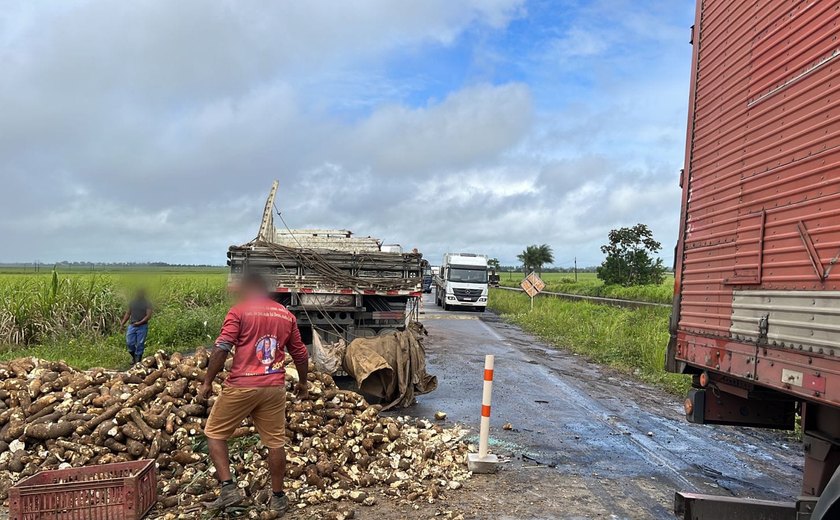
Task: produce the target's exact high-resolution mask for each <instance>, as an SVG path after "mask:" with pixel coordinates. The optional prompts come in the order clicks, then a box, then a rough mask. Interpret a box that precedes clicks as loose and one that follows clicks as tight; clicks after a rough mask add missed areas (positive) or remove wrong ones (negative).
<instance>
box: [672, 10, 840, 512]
mask: <svg viewBox="0 0 840 520" xmlns="http://www.w3.org/2000/svg"><path fill="white" fill-rule="evenodd" d="M839 23H840V8H839V7H838V4H837V2H830V1H813V0H812V1H803V0H798V1H791V0H762V1H758V2H731V1H728V0H698V2H697V11H696V20H695V25H694V27H693V30H692V44H693V46H694V51H693V66H692V76H691V90H690V99H689V115H688V128H687V138H686V157H685V169H684V171H683V175H682V178H681V186H682V190H683V195H682V211H681V234H680V237H679V242H678V245H677V249H676V256H675V297H674V304H673V314H672V320H671V341H670V343H669V345H668V351H667V368H668V369H669V370H670V371H672V372H678V373H686V374H693V376H694V380H693V381H694V385H693V386H694V388H693V390H692V391H691V393H690V395H689V397H688V399H687V400H686V403H685V407H686V416H687V418H688V420H689V421H692V422H697V423H707V424H729V425H741V426H753V427H765V428H778V429H793V428H794V425H795V421H796V414H797V412H799V413H800V414H801V417H802V432H803V443H804V446H805V467H804V480H803V485H802V493H803V495H804V496H805V497H818V496H821V499H820V500H819V502H817V501H816V500H815V499H813V498H805V499H803V500H801V501H800V502H799V505H797V504H787V505H784V507H780V508H775V509H774V508H772V507H770V506H767V505H766V504H763V505H760V504H746V505H753V506H755V508H754V509H753V510H752V511H759V510H760V509H761V508H764V509H765V511H764V512H762V513H756V515H753V516H745V515H746V513H744V512H743V511H744V510H741V509H739V511H741V513H739V514H740V515H741V516H731V518H780V519H781V518H800V519H805V518H813V519H823V518H836V517H840V511H838V507H840V506H838V505H836V504H837V501H838V496H840V491H839V490H838V489H837V488H840V473H838V467H840V268H838V269H834V264H835V263H837V262H838V259H840V96H838V90H840V82H838V76H840V60H838V59H837V58H838V57H840V47H838V42H837V39H836V37H837V26H838V24H839ZM832 478H833V480H832ZM741 503H742V504H745V503H746V502H745V501H741ZM705 508H708V509H705ZM733 508H734V506H733V505H732V504H731V503H728V504H724V505H721V504H720V503H718V502H716V501H715V500H714V499H711V498H709V497H698V496H695V495H679V496H678V500H677V510H678V512H679V513H680V514H684V515H685V518H691V519H693V520H694V519H701V518H715V519H720V518H730V516H721V515H722V512H725V511H727V510H734V509H733ZM768 508H770V509H772V510H773V511H775V512H774V513H771V512H767V511H769V510H770V509H768ZM710 511H711V512H710ZM773 515H777V516H773ZM833 515H837V516H833Z"/></svg>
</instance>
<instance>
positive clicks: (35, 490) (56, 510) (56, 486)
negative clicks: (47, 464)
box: [9, 460, 157, 520]
mask: <svg viewBox="0 0 840 520" xmlns="http://www.w3.org/2000/svg"><path fill="white" fill-rule="evenodd" d="M155 502H157V472H156V471H155V461H154V460H136V461H133V462H119V463H116V464H101V465H98V466H87V467H81V468H70V469H58V470H49V471H41V472H39V473H36V474H35V475H32V476H31V477H29V478H27V479H24V480H21V481H20V482H18V483H17V484H16V485H15V486H13V487H12V488H11V489H9V519H10V520H140V519H141V518H143V516H145V514H146V513H147V512H148V511H149V509H151V508H152V506H154V505H155Z"/></svg>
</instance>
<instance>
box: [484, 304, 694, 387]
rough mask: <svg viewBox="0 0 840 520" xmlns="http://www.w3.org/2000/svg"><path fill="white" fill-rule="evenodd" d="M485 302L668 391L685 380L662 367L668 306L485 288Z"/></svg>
mask: <svg viewBox="0 0 840 520" xmlns="http://www.w3.org/2000/svg"><path fill="white" fill-rule="evenodd" d="M489 303H490V308H491V309H493V310H494V311H496V312H497V313H499V314H500V315H501V316H502V318H503V319H505V320H507V321H510V322H513V323H515V324H517V325H519V326H520V327H522V328H523V329H524V330H526V331H528V332H530V333H532V334H535V335H536V336H538V337H540V338H541V339H543V340H546V341H548V342H549V343H551V344H553V345H556V346H558V347H561V348H565V349H568V350H570V351H572V352H576V353H579V354H583V355H585V356H587V357H589V358H590V359H592V360H593V361H596V362H598V363H604V364H607V365H610V366H613V367H617V368H619V369H622V370H626V371H629V372H633V373H634V374H636V375H638V376H639V377H641V378H642V379H643V380H645V381H649V382H652V383H655V384H658V385H660V386H663V387H664V388H666V389H667V390H669V391H671V392H674V393H684V392H685V391H686V390H687V389H688V387H689V386H690V380H689V379H688V378H687V377H686V376H680V375H677V374H668V373H666V372H665V371H664V366H665V348H666V346H667V344H668V316H669V314H670V311H669V310H668V309H622V308H617V307H611V306H607V305H598V304H592V303H586V302H570V301H564V300H561V299H557V298H537V299H536V300H535V301H534V310H533V311H530V312H529V310H528V309H529V306H530V303H529V299H528V297H527V296H526V295H524V294H521V293H514V292H510V291H502V290H499V289H493V290H491V294H490V302H489Z"/></svg>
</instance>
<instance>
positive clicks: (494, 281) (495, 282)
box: [487, 269, 502, 287]
mask: <svg viewBox="0 0 840 520" xmlns="http://www.w3.org/2000/svg"><path fill="white" fill-rule="evenodd" d="M501 281H502V277H501V276H500V275H499V273H497V272H496V270H495V269H491V270H490V272H489V274H488V275H487V283H489V284H490V287H498V286H499V284H500V283H501Z"/></svg>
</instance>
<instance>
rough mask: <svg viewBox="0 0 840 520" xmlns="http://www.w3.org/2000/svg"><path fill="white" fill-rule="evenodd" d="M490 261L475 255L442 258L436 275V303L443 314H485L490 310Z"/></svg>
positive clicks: (457, 254) (451, 254)
mask: <svg viewBox="0 0 840 520" xmlns="http://www.w3.org/2000/svg"><path fill="white" fill-rule="evenodd" d="M487 292H488V291H487V257H486V256H484V255H476V254H472V253H447V254H445V255H443V263H442V264H441V266H440V271H439V272H438V274H437V275H435V303H437V305H439V306H442V307H443V309H444V310H447V311H448V310H450V309H451V308H452V307H455V306H461V307H472V308H474V309H475V310H477V311H479V312H484V309H485V307H487Z"/></svg>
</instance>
